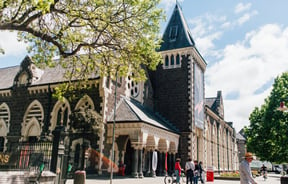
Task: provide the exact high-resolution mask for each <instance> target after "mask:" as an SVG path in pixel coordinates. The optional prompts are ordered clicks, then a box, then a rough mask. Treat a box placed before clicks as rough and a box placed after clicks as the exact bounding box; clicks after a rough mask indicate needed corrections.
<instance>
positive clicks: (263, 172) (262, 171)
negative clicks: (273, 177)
mask: <svg viewBox="0 0 288 184" xmlns="http://www.w3.org/2000/svg"><path fill="white" fill-rule="evenodd" d="M261 173H262V174H263V178H264V179H266V178H267V167H266V166H265V165H264V164H263V165H262V167H261Z"/></svg>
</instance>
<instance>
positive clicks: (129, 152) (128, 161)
mask: <svg viewBox="0 0 288 184" xmlns="http://www.w3.org/2000/svg"><path fill="white" fill-rule="evenodd" d="M133 151H134V149H133V148H132V146H131V141H130V139H128V141H127V144H126V148H125V154H124V164H125V165H126V169H125V175H131V174H132V159H133Z"/></svg>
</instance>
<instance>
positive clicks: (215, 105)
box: [205, 91, 224, 119]
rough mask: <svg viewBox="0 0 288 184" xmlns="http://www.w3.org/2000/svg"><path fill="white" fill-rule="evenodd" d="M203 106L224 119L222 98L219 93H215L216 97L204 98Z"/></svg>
mask: <svg viewBox="0 0 288 184" xmlns="http://www.w3.org/2000/svg"><path fill="white" fill-rule="evenodd" d="M205 105H206V106H208V107H209V108H210V109H211V110H212V111H213V112H214V113H215V114H217V115H218V116H219V117H221V118H223V119H224V108H223V98H222V92H221V91H217V97H210V98H205Z"/></svg>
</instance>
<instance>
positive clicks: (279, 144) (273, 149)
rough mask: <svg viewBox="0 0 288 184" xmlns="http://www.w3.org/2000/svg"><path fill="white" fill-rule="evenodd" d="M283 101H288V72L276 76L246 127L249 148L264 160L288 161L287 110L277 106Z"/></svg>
mask: <svg viewBox="0 0 288 184" xmlns="http://www.w3.org/2000/svg"><path fill="white" fill-rule="evenodd" d="M282 101H284V102H285V101H286V102H288V73H283V74H282V75H281V76H278V77H277V78H276V79H275V81H274V84H273V89H272V91H271V93H270V95H269V96H268V98H266V99H265V102H264V104H263V105H262V106H261V108H258V107H256V108H255V109H254V110H253V112H252V113H251V114H250V117H249V120H250V125H249V126H248V127H245V135H246V136H247V149H248V150H249V151H252V152H254V153H255V154H256V155H257V156H258V157H260V159H261V160H267V161H271V162H278V163H282V162H287V161H288V147H287V145H288V113H287V112H282V111H279V110H277V108H278V107H279V105H280V102H282Z"/></svg>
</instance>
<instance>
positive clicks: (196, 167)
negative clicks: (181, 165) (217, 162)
mask: <svg viewBox="0 0 288 184" xmlns="http://www.w3.org/2000/svg"><path fill="white" fill-rule="evenodd" d="M194 165H195V169H194V178H193V181H194V184H198V177H199V165H198V161H196V160H195V161H194Z"/></svg>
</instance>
